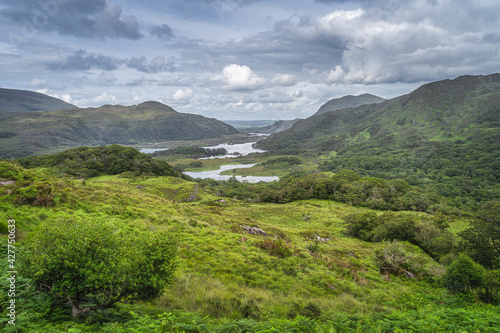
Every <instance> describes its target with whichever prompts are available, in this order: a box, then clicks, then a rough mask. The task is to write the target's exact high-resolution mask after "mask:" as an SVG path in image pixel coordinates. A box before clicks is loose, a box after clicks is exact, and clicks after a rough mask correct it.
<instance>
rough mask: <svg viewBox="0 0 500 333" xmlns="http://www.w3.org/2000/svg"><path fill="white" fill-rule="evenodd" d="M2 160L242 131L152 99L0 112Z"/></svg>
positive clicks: (198, 137) (210, 136)
mask: <svg viewBox="0 0 500 333" xmlns="http://www.w3.org/2000/svg"><path fill="white" fill-rule="evenodd" d="M0 120H1V122H0V157H3V158H11V157H22V156H27V155H32V154H35V153H37V152H43V151H47V150H53V149H62V148H72V147H77V146H99V145H110V144H121V145H134V144H144V143H148V142H163V141H178V140H200V139H206V138H215V137H220V136H222V135H231V134H237V133H239V132H238V131H237V130H236V129H235V128H234V127H232V126H231V125H228V124H225V123H223V122H221V121H219V120H216V119H213V118H207V117H204V116H201V115H196V114H187V113H180V112H177V111H175V110H174V109H173V108H171V107H170V106H168V105H165V104H162V103H159V102H153V101H148V102H144V103H141V104H138V105H131V106H123V105H103V106H101V107H98V108H76V109H68V110H54V111H31V112H18V113H5V112H4V113H2V114H0Z"/></svg>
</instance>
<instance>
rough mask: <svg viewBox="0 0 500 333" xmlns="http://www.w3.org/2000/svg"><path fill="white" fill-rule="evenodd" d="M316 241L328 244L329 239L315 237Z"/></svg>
mask: <svg viewBox="0 0 500 333" xmlns="http://www.w3.org/2000/svg"><path fill="white" fill-rule="evenodd" d="M316 240H317V241H320V242H328V241H329V240H330V238H323V237H320V236H318V235H316Z"/></svg>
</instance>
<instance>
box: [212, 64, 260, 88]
mask: <svg viewBox="0 0 500 333" xmlns="http://www.w3.org/2000/svg"><path fill="white" fill-rule="evenodd" d="M222 77H223V78H224V80H225V82H226V83H227V84H226V85H225V86H224V87H223V88H224V89H227V90H253V89H257V88H260V87H262V85H263V84H264V82H265V80H264V79H262V78H260V77H259V76H257V75H256V74H254V73H253V72H252V70H251V69H250V67H248V66H245V65H243V66H240V65H236V64H231V65H227V66H225V67H224V69H223V70H222Z"/></svg>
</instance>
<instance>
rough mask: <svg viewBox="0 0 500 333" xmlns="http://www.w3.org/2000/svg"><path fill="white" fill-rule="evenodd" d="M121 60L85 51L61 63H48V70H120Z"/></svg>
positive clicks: (72, 55) (70, 56)
mask: <svg viewBox="0 0 500 333" xmlns="http://www.w3.org/2000/svg"><path fill="white" fill-rule="evenodd" d="M120 63H121V61H120V60H118V59H116V58H112V57H109V56H105V55H102V54H90V53H87V51H85V50H78V51H76V52H75V53H73V54H71V55H69V56H67V57H66V59H64V60H63V61H60V62H50V63H47V64H46V66H47V68H49V69H51V70H54V71H85V70H89V69H102V70H105V71H112V70H115V69H117V68H118V66H119V64H120Z"/></svg>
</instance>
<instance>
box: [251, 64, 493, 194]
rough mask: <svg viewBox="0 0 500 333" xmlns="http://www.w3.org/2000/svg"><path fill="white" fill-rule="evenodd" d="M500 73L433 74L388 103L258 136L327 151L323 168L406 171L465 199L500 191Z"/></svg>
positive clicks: (282, 146)
mask: <svg viewBox="0 0 500 333" xmlns="http://www.w3.org/2000/svg"><path fill="white" fill-rule="evenodd" d="M499 138H500V74H492V75H488V76H462V77H459V78H456V79H454V80H444V81H439V82H433V83H429V84H426V85H423V86H422V87H420V88H418V89H417V90H415V91H414V92H412V93H410V94H408V95H404V96H401V97H397V98H394V99H391V100H388V101H385V102H382V103H380V104H375V105H373V104H372V105H366V106H361V107H357V108H351V109H343V110H338V111H335V112H327V113H324V114H321V115H318V116H312V117H310V118H308V119H305V120H302V121H299V122H297V123H296V124H295V125H294V126H293V127H292V128H291V129H289V130H287V131H285V132H281V133H277V134H273V135H272V136H270V137H268V138H266V139H264V140H261V141H259V142H258V146H259V147H260V148H262V149H268V150H272V151H275V152H281V153H288V154H298V153H309V154H315V155H318V154H322V155H323V157H324V159H323V162H322V164H321V165H320V169H321V170H325V171H339V170H341V169H344V168H347V169H351V170H354V171H356V172H357V173H359V174H364V175H372V176H376V177H381V178H385V179H393V178H405V179H406V180H407V181H408V182H410V183H412V184H415V185H416V184H420V185H424V184H430V185H433V184H434V185H435V186H436V187H437V190H438V191H439V192H440V193H441V194H443V195H447V196H449V197H451V198H454V199H456V200H458V201H459V202H462V203H465V202H468V201H469V200H473V201H479V202H481V201H487V200H491V199H494V198H499V197H500V186H499V184H500V172H499V170H500V155H499V154H500V142H499Z"/></svg>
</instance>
